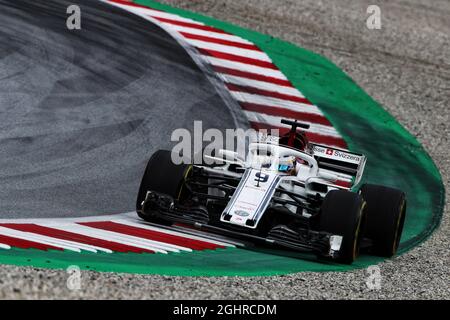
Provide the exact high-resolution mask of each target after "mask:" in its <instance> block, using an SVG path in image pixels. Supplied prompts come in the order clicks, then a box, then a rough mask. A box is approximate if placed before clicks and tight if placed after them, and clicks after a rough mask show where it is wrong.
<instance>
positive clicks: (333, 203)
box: [319, 190, 365, 264]
mask: <svg viewBox="0 0 450 320" xmlns="http://www.w3.org/2000/svg"><path fill="white" fill-rule="evenodd" d="M364 207H365V201H364V199H363V198H362V196H361V195H359V194H357V193H354V192H350V191H345V190H333V191H330V192H328V193H327V195H326V196H325V199H324V201H323V204H322V208H321V212H320V217H319V231H326V232H329V233H331V234H334V235H340V236H342V237H343V238H342V244H341V248H340V250H339V256H338V258H337V261H339V262H342V263H347V264H351V263H352V262H353V261H354V260H355V259H356V257H357V256H358V254H359V247H360V242H361V236H362V232H363V228H364V221H365V219H364V218H365V212H364Z"/></svg>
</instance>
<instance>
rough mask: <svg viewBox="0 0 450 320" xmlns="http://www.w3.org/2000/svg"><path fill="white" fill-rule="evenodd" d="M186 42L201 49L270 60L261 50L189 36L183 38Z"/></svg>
mask: <svg viewBox="0 0 450 320" xmlns="http://www.w3.org/2000/svg"><path fill="white" fill-rule="evenodd" d="M184 39H185V40H186V42H188V43H189V44H190V45H192V46H194V47H196V48H201V49H208V50H215V51H219V52H224V53H229V54H233V55H236V56H241V57H244V58H252V59H257V60H261V61H265V62H272V60H271V59H270V58H269V56H268V55H267V54H265V53H264V52H261V51H255V50H248V49H243V48H237V47H233V46H227V45H223V44H217V43H213V42H206V41H201V40H194V39H189V38H184Z"/></svg>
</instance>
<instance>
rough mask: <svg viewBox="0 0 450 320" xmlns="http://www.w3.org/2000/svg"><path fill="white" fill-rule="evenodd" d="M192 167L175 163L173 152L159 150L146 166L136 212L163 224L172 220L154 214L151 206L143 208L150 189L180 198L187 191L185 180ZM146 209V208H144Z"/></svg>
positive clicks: (143, 217) (175, 198) (149, 220)
mask: <svg viewBox="0 0 450 320" xmlns="http://www.w3.org/2000/svg"><path fill="white" fill-rule="evenodd" d="M191 169H192V165H190V164H174V163H173V161H172V152H170V151H167V150H158V151H156V152H155V153H154V154H153V155H152V156H151V158H150V160H149V161H148V163H147V167H146V168H145V172H144V175H143V177H142V181H141V184H140V187H139V192H138V197H137V199H136V212H137V213H138V215H139V217H141V218H142V219H144V220H146V221H148V222H152V223H157V224H163V225H170V224H172V223H171V222H169V221H167V220H164V219H162V218H159V217H155V216H154V215H152V210H151V208H143V205H142V204H143V202H144V200H145V197H146V195H147V192H148V191H154V192H156V193H161V194H165V195H168V196H170V197H171V198H173V199H174V200H180V199H181V198H182V197H183V194H184V193H185V192H186V190H185V188H184V182H185V180H186V177H187V176H188V175H189V173H190V171H191ZM144 209H145V210H144Z"/></svg>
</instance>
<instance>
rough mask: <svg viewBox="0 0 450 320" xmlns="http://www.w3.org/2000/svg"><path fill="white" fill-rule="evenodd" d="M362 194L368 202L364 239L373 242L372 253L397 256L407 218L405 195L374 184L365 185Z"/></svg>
mask: <svg viewBox="0 0 450 320" xmlns="http://www.w3.org/2000/svg"><path fill="white" fill-rule="evenodd" d="M360 193H361V196H362V197H363V198H364V200H365V201H366V202H367V210H366V211H367V226H366V231H365V234H364V237H366V238H369V239H371V240H372V247H371V250H370V251H371V252H372V253H373V254H376V255H379V256H382V257H388V258H390V257H392V256H394V255H395V254H396V252H397V249H398V246H399V244H400V238H401V235H402V231H403V225H404V222H405V216H406V196H405V193H404V192H402V191H400V190H397V189H393V188H388V187H384V186H379V185H373V184H364V185H363V186H362V187H361V190H360Z"/></svg>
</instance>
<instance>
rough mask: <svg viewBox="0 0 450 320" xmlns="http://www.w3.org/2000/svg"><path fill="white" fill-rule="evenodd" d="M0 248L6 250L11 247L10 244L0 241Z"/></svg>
mask: <svg viewBox="0 0 450 320" xmlns="http://www.w3.org/2000/svg"><path fill="white" fill-rule="evenodd" d="M0 249H6V250H8V249H11V246H9V245H7V244H4V243H0Z"/></svg>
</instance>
